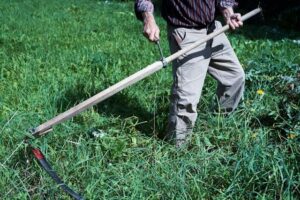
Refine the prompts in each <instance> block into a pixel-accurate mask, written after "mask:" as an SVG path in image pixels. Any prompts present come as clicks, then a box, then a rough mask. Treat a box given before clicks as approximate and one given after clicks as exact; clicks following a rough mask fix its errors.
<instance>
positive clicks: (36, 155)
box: [32, 148, 44, 160]
mask: <svg viewBox="0 0 300 200" xmlns="http://www.w3.org/2000/svg"><path fill="white" fill-rule="evenodd" d="M32 152H33V154H34V156H35V157H36V158H37V159H39V160H41V159H44V155H43V153H42V152H41V151H40V150H39V149H37V148H36V149H32Z"/></svg>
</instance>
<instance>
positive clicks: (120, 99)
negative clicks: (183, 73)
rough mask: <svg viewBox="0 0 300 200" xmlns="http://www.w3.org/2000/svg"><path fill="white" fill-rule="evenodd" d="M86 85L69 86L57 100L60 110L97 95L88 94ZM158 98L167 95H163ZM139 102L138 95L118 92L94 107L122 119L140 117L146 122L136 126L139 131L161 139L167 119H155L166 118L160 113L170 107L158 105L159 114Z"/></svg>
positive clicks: (165, 111) (101, 112)
mask: <svg viewBox="0 0 300 200" xmlns="http://www.w3.org/2000/svg"><path fill="white" fill-rule="evenodd" d="M84 87H85V86H84V84H77V85H76V86H73V87H72V88H69V89H68V90H67V91H65V92H64V93H63V94H62V96H61V97H60V98H59V99H58V100H57V102H56V106H57V108H58V112H60V113H61V112H64V111H66V110H68V109H70V108H71V107H73V106H75V105H77V104H78V103H80V102H82V101H84V100H86V99H88V98H90V97H91V96H93V95H95V93H92V94H91V95H88V92H85V90H84ZM158 98H165V97H164V96H162V97H158ZM157 101H158V102H161V101H160V99H158V100H157ZM162 101H163V100H162ZM138 102H139V99H138V98H137V97H129V96H128V95H125V94H123V93H118V94H116V95H114V96H112V97H110V98H109V99H107V100H105V101H103V102H100V103H99V104H97V105H95V106H94V109H95V110H96V111H97V112H98V113H99V114H105V115H107V116H112V117H120V118H121V119H126V118H128V117H132V116H135V117H137V118H138V119H139V122H145V123H140V124H138V125H137V126H136V127H135V128H136V129H137V130H138V131H140V132H141V133H143V134H145V135H147V136H149V137H158V138H160V139H163V137H164V130H165V128H166V127H165V125H162V124H165V122H166V121H167V119H163V122H164V123H161V121H159V120H155V119H156V118H159V119H161V118H165V117H164V116H162V115H160V114H159V113H168V107H166V106H163V104H161V105H158V108H157V109H156V113H158V114H156V115H154V113H151V112H149V111H147V109H146V108H144V107H143V106H141V105H140V104H139V103H138Z"/></svg>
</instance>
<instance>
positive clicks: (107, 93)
mask: <svg viewBox="0 0 300 200" xmlns="http://www.w3.org/2000/svg"><path fill="white" fill-rule="evenodd" d="M259 12H261V8H257V9H255V10H253V11H251V12H249V13H247V14H245V15H244V16H242V21H245V20H247V19H249V18H250V17H252V16H254V15H256V14H258V13H259ZM228 29H229V26H228V25H225V26H223V27H222V28H221V29H218V30H216V31H214V32H213V33H211V34H209V35H207V36H206V37H205V38H203V39H202V40H199V41H197V42H195V43H193V44H192V45H190V46H188V47H187V48H185V49H182V50H180V51H178V52H176V53H174V54H172V55H170V56H169V57H167V58H166V61H167V62H168V63H169V62H171V61H173V60H175V59H176V58H178V57H179V56H181V55H182V54H184V53H187V52H188V51H190V50H192V49H194V48H196V47H198V46H200V45H201V44H203V43H205V42H207V41H208V40H210V39H212V38H214V37H216V36H217V35H219V34H221V33H223V32H225V31H227V30H228ZM162 67H163V63H162V62H161V61H156V62H154V63H153V64H151V65H148V66H147V67H145V68H144V69H142V70H140V71H138V72H136V73H135V74H133V75H131V76H129V77H127V78H125V79H123V80H122V81H120V82H118V83H116V84H114V85H112V86H110V87H109V88H107V89H105V90H103V91H102V92H100V93H98V94H96V95H94V96H92V97H90V98H89V99H87V100H85V101H83V102H81V103H79V104H78V105H76V106H74V107H72V108H70V109H69V110H67V111H65V112H63V113H61V114H59V115H57V116H56V117H54V118H52V119H50V120H49V121H47V122H45V123H43V124H41V125H39V126H38V127H36V128H34V129H32V131H31V132H32V135H34V136H40V135H44V134H46V133H48V132H49V131H50V130H52V127H53V126H54V125H57V124H59V123H62V122H63V121H66V120H68V119H70V118H72V117H74V116H75V115H77V114H79V113H81V112H82V111H84V110H86V109H88V108H89V107H91V106H94V105H95V104H97V103H99V102H101V101H103V100H105V99H107V98H109V97H111V96H112V95H114V94H116V93H118V92H119V91H121V90H123V89H125V88H127V87H128V86H130V85H133V84H134V83H136V82H138V81H140V80H142V79H144V78H145V77H147V76H150V75H151V74H153V73H155V72H156V71H158V70H160V69H162Z"/></svg>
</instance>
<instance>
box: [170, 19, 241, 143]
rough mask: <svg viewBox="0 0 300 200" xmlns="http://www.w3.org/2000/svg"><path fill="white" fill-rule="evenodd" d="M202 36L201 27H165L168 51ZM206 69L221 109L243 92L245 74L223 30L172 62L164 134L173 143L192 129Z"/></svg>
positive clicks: (232, 104)
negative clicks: (169, 102) (168, 109)
mask: <svg viewBox="0 0 300 200" xmlns="http://www.w3.org/2000/svg"><path fill="white" fill-rule="evenodd" d="M215 23H216V24H215V25H216V28H217V29H218V28H221V26H222V25H221V23H220V22H217V21H216V22H215ZM206 35H207V29H205V28H204V29H200V30H196V29H187V28H181V27H180V28H175V27H172V26H168V39H169V45H170V50H171V52H172V53H175V52H177V51H178V50H180V49H183V48H185V47H187V46H189V45H190V44H192V43H194V42H195V41H198V40H200V39H201V38H203V37H205V36H206ZM207 72H208V73H209V74H210V75H211V76H212V77H213V78H214V79H216V80H217V82H218V86H217V90H216V95H217V97H218V105H219V106H220V108H221V109H222V110H225V111H227V112H231V111H233V110H234V109H235V108H236V107H237V105H238V103H239V101H240V99H241V97H242V94H243V90H244V84H245V73H244V70H243V69H242V67H241V64H240V63H239V61H238V58H237V56H236V55H235V53H234V51H233V49H232V47H231V45H230V43H229V41H228V39H227V37H226V35H225V34H224V33H223V34H221V35H219V36H217V37H215V38H214V39H213V40H211V41H208V42H207V43H205V44H203V45H201V46H199V47H197V48H195V49H193V50H191V51H190V52H188V53H186V54H184V55H182V56H180V57H179V58H178V59H176V60H175V61H173V85H172V88H171V96H170V101H171V105H170V113H169V122H168V136H167V137H168V138H169V139H172V140H175V142H176V145H177V146H180V145H181V144H183V143H184V142H185V141H186V139H187V136H188V135H189V134H190V133H191V132H192V129H193V127H194V124H195V121H196V118H197V104H198V103H199V99H200V96H201V91H202V87H203V84H204V79H205V77H206V73H207Z"/></svg>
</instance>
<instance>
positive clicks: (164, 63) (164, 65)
mask: <svg viewBox="0 0 300 200" xmlns="http://www.w3.org/2000/svg"><path fill="white" fill-rule="evenodd" d="M160 61H161V62H162V64H163V68H166V67H167V66H168V61H167V59H166V58H165V57H163V58H161V60H160Z"/></svg>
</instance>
